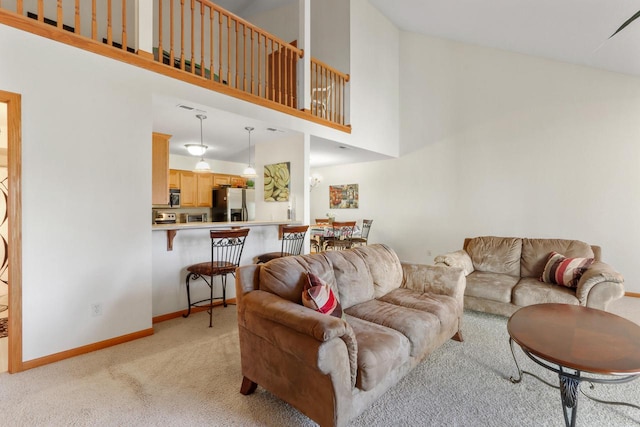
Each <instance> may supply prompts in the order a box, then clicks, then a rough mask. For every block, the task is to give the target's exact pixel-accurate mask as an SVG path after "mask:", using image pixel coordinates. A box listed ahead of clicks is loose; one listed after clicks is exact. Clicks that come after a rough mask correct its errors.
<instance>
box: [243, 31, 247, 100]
mask: <svg viewBox="0 0 640 427" xmlns="http://www.w3.org/2000/svg"><path fill="white" fill-rule="evenodd" d="M242 90H244V91H245V92H246V91H247V26H246V25H245V24H242Z"/></svg>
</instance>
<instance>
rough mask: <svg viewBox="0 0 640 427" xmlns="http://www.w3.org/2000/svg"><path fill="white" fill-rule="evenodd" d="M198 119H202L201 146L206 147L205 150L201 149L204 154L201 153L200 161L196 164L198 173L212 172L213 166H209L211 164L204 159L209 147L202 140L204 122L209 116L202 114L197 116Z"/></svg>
mask: <svg viewBox="0 0 640 427" xmlns="http://www.w3.org/2000/svg"><path fill="white" fill-rule="evenodd" d="M196 117H197V118H199V119H200V146H201V147H204V148H201V150H202V152H201V153H200V161H199V162H198V163H196V172H209V171H211V166H209V163H207V162H205V161H204V157H203V156H204V152H205V151H207V146H206V145H204V143H203V138H202V121H203V120H204V119H206V118H207V116H205V115H202V114H196Z"/></svg>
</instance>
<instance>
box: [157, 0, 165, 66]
mask: <svg viewBox="0 0 640 427" xmlns="http://www.w3.org/2000/svg"><path fill="white" fill-rule="evenodd" d="M162 3H163V1H162V0H160V1H159V2H158V59H156V61H160V63H164V50H163V47H162V33H163V31H162V29H163V28H164V27H163V26H162V24H163V19H162Z"/></svg>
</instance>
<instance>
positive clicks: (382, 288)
mask: <svg viewBox="0 0 640 427" xmlns="http://www.w3.org/2000/svg"><path fill="white" fill-rule="evenodd" d="M354 250H355V251H356V252H358V253H359V254H360V255H361V256H362V258H363V259H364V260H365V262H366V263H367V266H369V272H370V273H371V278H372V279H373V293H374V297H375V298H380V297H381V296H383V295H386V294H388V293H389V292H391V291H392V290H394V289H398V288H399V287H400V286H402V279H403V277H404V273H403V270H402V263H401V262H400V259H399V258H398V255H397V254H396V253H395V252H394V250H393V249H391V248H390V247H388V246H387V245H384V244H375V245H370V246H360V247H358V248H356V249H354Z"/></svg>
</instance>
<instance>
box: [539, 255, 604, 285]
mask: <svg viewBox="0 0 640 427" xmlns="http://www.w3.org/2000/svg"><path fill="white" fill-rule="evenodd" d="M592 263H593V258H567V257H565V256H564V255H562V254H559V253H557V252H551V253H550V254H549V259H548V260H547V264H546V265H545V266H544V271H543V272H542V277H541V278H540V280H541V281H543V282H545V283H555V284H557V285H562V286H566V287H568V288H575V287H577V286H578V282H579V281H580V277H582V275H583V274H584V272H585V271H587V269H588V268H589V266H590V265H591V264H592Z"/></svg>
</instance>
